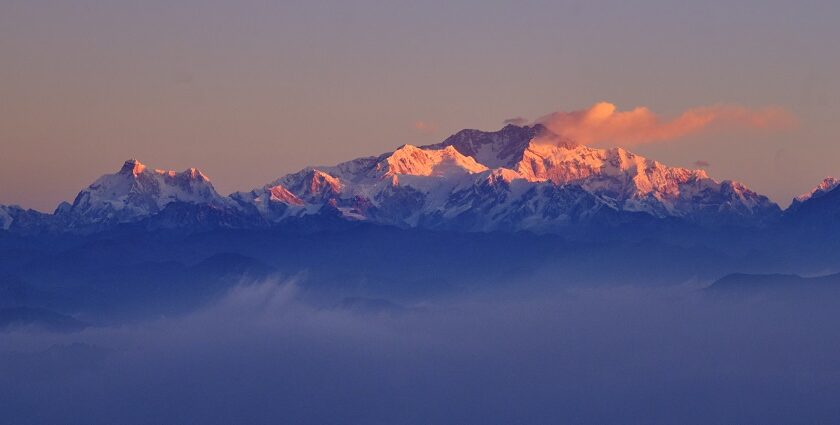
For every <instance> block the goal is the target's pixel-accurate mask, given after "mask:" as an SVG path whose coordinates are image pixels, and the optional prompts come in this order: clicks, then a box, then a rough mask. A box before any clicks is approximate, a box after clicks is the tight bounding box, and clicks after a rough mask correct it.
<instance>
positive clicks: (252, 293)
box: [0, 282, 840, 424]
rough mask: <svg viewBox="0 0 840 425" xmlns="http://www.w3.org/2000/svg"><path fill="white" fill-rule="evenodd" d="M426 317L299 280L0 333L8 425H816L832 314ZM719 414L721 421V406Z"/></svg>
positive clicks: (497, 311) (461, 302) (649, 296)
mask: <svg viewBox="0 0 840 425" xmlns="http://www.w3.org/2000/svg"><path fill="white" fill-rule="evenodd" d="M516 293H517V294H518V295H515V296H513V295H511V294H509V293H503V294H492V293H485V294H473V295H470V296H469V297H466V296H460V297H451V298H447V299H443V300H437V301H435V302H425V303H424V304H423V306H422V308H409V307H408V306H403V309H390V310H388V311H384V312H383V311H379V310H376V311H363V310H362V311H360V310H355V309H354V310H348V309H343V308H337V307H335V306H334V305H326V306H316V305H314V304H312V303H311V302H309V301H305V300H304V299H305V298H306V297H305V296H304V295H303V292H302V289H301V287H299V286H298V285H296V284H294V283H282V282H264V283H258V284H250V285H243V286H240V287H237V288H235V289H233V290H232V291H231V292H230V293H229V295H228V296H226V297H225V298H223V299H222V300H220V301H218V302H216V303H214V304H213V305H210V306H208V307H206V308H203V309H201V310H199V311H196V312H194V313H192V314H189V315H186V316H182V317H177V318H162V319H153V320H149V321H147V322H144V323H134V324H130V325H114V326H107V327H98V328H97V327H94V328H89V329H87V330H84V331H82V332H80V333H75V334H40V333H37V332H34V331H27V330H19V331H16V332H12V333H6V334H0V347H2V348H0V377H2V378H3V379H0V399H2V400H3V403H0V417H3V418H4V420H6V421H8V422H9V423H70V424H72V423H85V424H97V423H103V424H104V423H121V424H147V423H187V422H190V423H205V424H214V423H220V424H221V423H251V424H261V423H265V424H270V423H278V422H282V423H300V424H304V423H313V424H315V423H317V424H330V423H336V424H338V423H360V424H367V423H400V424H411V423H418V424H421V423H422V424H427V423H462V424H470V423H481V424H492V423H499V424H506V423H535V424H536V423H553V422H557V421H558V420H559V421H561V422H565V421H568V422H569V423H600V424H609V423H650V424H656V423H682V424H692V423H697V424H701V423H702V424H711V423H765V424H766V423H806V422H807V423H817V422H820V421H823V420H824V421H830V420H831V419H832V418H836V413H837V409H836V400H837V397H840V374H838V372H837V368H836V361H835V359H836V358H837V357H838V355H840V335H838V333H837V332H836V330H835V329H834V326H833V324H834V323H837V320H838V318H840V313H837V310H836V308H834V306H833V305H825V306H823V308H814V306H810V305H808V306H784V305H782V306H779V305H772V304H770V305H768V304H755V303H750V302H712V301H709V300H708V299H706V298H704V297H703V296H702V295H700V294H699V293H698V292H696V290H694V289H689V288H682V289H673V288H671V289H667V290H666V289H655V288H654V289H650V288H647V289H645V288H633V287H608V288H599V289H577V290H575V289H569V290H557V291H551V292H550V293H541V294H539V295H533V294H532V295H530V296H529V295H525V293H526V291H523V290H522V288H519V290H518V291H516ZM710 406H713V408H710Z"/></svg>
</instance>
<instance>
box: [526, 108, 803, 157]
mask: <svg viewBox="0 0 840 425" xmlns="http://www.w3.org/2000/svg"><path fill="white" fill-rule="evenodd" d="M536 122H537V123H540V124H543V125H545V126H546V127H547V128H548V129H549V130H551V131H552V132H553V133H555V134H557V135H559V136H561V137H563V138H567V139H572V140H575V141H576V142H578V143H582V144H587V145H589V144H609V145H620V146H634V145H641V144H648V143H657V142H668V141H674V140H678V139H681V138H684V137H688V136H693V135H697V134H703V133H709V132H721V131H738V130H747V131H771V132H773V131H782V130H786V129H790V128H792V127H794V126H796V123H797V120H796V117H795V116H794V115H793V114H791V113H790V112H789V111H787V110H785V109H784V108H781V107H777V106H768V107H763V108H758V109H752V108H747V107H743V106H737V105H713V106H701V107H696V108H691V109H688V110H686V111H685V112H683V113H681V114H679V115H678V116H676V117H674V118H666V117H663V116H661V115H659V114H657V113H655V112H653V111H651V110H650V109H648V108H647V107H644V106H637V107H635V108H633V109H631V110H627V111H620V110H618V109H617V107H616V105H614V104H612V103H609V102H599V103H596V104H594V105H592V106H591V107H589V108H586V109H581V110H576V111H570V112H562V111H561V112H554V113H551V114H548V115H546V116H543V117H541V118H539V119H537V120H536Z"/></svg>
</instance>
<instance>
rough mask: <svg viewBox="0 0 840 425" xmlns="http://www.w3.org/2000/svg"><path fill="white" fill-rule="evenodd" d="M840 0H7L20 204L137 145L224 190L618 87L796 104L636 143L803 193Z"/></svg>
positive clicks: (624, 105)
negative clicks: (750, 121) (755, 118)
mask: <svg viewBox="0 0 840 425" xmlns="http://www.w3.org/2000/svg"><path fill="white" fill-rule="evenodd" d="M838 21H840V2H838V1H836V0H832V1H798V2H792V1H787V0H785V1H779V0H763V1H732V0H727V1H723V0H706V1H702V2H701V1H696V2H691V3H690V4H687V2H675V1H672V0H668V1H655V0H650V1H626V0H625V1H568V2H562V1H554V0H552V1H516V2H513V1H509V2H502V1H495V0H446V1H437V0H428V1H422V2H419V1H412V2H403V1H393V0H392V1H370V0H364V1H348V0H341V1H311V0H310V1H274V2H272V1H252V0H243V1H236V2H231V1H216V0H188V1H172V0H167V1H161V0H145V1H117V0H110V1H104V0H103V1H92V0H78V1H64V0H50V1H45V0H3V1H2V2H0V203H4V204H9V203H15V204H20V205H23V206H25V207H32V208H36V209H41V210H47V211H51V210H52V209H53V208H54V207H55V206H56V204H57V203H58V202H60V201H61V200H72V199H73V197H74V196H75V194H76V192H77V191H78V190H79V189H81V188H82V187H84V186H86V185H87V184H89V183H90V182H91V181H93V180H94V179H95V178H97V177H98V176H100V175H102V174H104V173H110V172H115V171H116V170H118V169H119V167H120V166H121V165H122V162H123V161H124V160H125V159H128V158H132V157H136V158H138V159H140V160H141V161H143V162H144V163H146V164H148V165H149V166H152V167H157V168H172V169H177V170H182V169H185V168H187V167H191V166H195V167H198V168H200V169H202V170H203V171H204V172H205V173H206V174H207V175H209V176H210V178H211V179H212V181H213V182H214V184H215V185H216V188H217V189H218V190H219V192H221V193H223V194H227V193H230V192H232V191H235V190H249V189H251V188H254V187H256V186H261V185H262V184H264V183H267V182H268V181H270V180H273V179H274V178H277V177H279V176H281V175H283V174H285V173H288V172H291V171H296V170H297V169H300V168H302V167H303V166H306V165H312V164H332V163H336V162H339V161H342V160H347V159H352V158H354V157H358V156H363V155H372V154H379V153H382V152H385V151H388V150H392V149H393V148H395V147H396V146H399V145H401V144H405V143H411V144H424V143H432V142H436V141H439V140H441V139H442V138H444V137H445V136H447V135H448V134H450V133H453V132H455V131H457V130H459V129H462V128H479V129H484V130H495V129H498V128H500V127H501V126H502V122H503V121H504V120H505V119H508V118H512V117H525V118H528V119H531V120H533V119H536V118H538V117H541V116H544V115H546V114H548V113H551V112H554V111H572V110H580V109H584V108H588V107H590V106H591V105H593V104H595V103H596V102H600V101H608V102H612V103H614V104H615V105H617V107H618V108H619V110H631V109H633V108H635V107H637V106H645V107H648V108H650V110H652V111H653V112H655V113H657V114H659V115H661V116H663V117H677V116H679V115H680V114H681V113H683V112H684V111H685V110H688V109H691V108H695V107H699V106H709V105H720V104H726V105H740V106H743V107H747V108H762V107H766V106H776V107H780V108H784V110H786V111H788V112H790V113H791V114H792V115H794V116H795V117H796V119H797V120H798V125H797V126H796V127H795V128H790V129H787V130H785V131H773V132H748V131H719V132H714V133H712V134H709V133H703V134H696V135H692V136H689V137H683V138H681V139H679V140H675V141H667V140H666V141H659V142H657V143H650V144H643V145H638V146H633V147H632V150H634V151H636V152H638V153H640V154H643V155H646V156H649V157H652V158H655V159H658V160H661V161H662V162H665V163H666V164H669V165H679V166H692V164H694V163H695V162H697V161H705V162H707V163H708V164H709V167H708V171H709V173H710V174H711V175H712V176H713V177H715V178H718V179H724V178H731V179H736V180H740V181H742V182H744V183H746V184H747V185H748V186H750V187H752V188H753V189H755V190H757V191H759V192H761V193H764V194H767V195H768V196H770V197H771V198H773V199H774V200H775V201H777V202H779V203H781V204H783V205H787V204H788V203H789V201H790V198H791V197H792V196H794V195H795V194H798V193H800V192H804V191H807V190H809V189H810V188H811V187H813V186H815V185H816V184H817V183H818V182H819V180H821V179H822V178H823V177H825V176H826V175H831V174H834V175H840V144H838V143H837V141H838V135H840V119H837V117H838V116H840V78H838V76H840V47H838V40H840V25H837V22H838Z"/></svg>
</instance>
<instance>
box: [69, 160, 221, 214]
mask: <svg viewBox="0 0 840 425" xmlns="http://www.w3.org/2000/svg"><path fill="white" fill-rule="evenodd" d="M172 203H187V204H202V205H210V206H213V207H216V208H227V207H228V206H230V205H231V201H230V200H229V199H228V198H226V197H222V196H220V195H219V194H218V193H216V190H215V189H214V188H213V185H212V184H211V183H210V180H208V179H207V177H206V176H204V174H202V173H201V172H200V171H198V170H196V169H195V168H190V169H188V170H186V171H183V172H180V173H178V172H175V171H165V170H150V169H148V168H147V167H146V166H145V165H143V164H142V163H140V162H139V161H136V160H129V161H126V162H125V164H124V165H123V167H122V168H121V169H120V170H119V171H118V172H117V173H115V174H107V175H104V176H102V177H100V178H99V179H97V180H96V181H95V182H93V184H91V185H90V186H88V187H87V188H86V189H84V190H82V191H81V192H79V194H78V195H77V196H76V199H75V200H74V201H73V203H72V204H71V205H69V206H67V205H61V206H59V208H58V209H57V210H56V215H58V216H61V217H62V218H63V220H64V221H66V223H67V225H68V226H70V227H83V226H89V225H107V224H118V223H127V222H134V221H139V220H143V219H145V218H147V217H150V216H153V215H155V214H158V213H160V212H161V211H163V210H164V208H166V206H167V205H169V204H172Z"/></svg>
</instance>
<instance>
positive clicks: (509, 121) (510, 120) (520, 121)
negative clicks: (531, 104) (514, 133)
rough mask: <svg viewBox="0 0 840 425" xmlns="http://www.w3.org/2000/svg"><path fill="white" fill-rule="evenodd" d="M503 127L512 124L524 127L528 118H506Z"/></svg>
mask: <svg viewBox="0 0 840 425" xmlns="http://www.w3.org/2000/svg"><path fill="white" fill-rule="evenodd" d="M504 124H505V125H508V124H513V125H525V124H528V118H525V117H514V118H508V119H506V120H505V121H504Z"/></svg>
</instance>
